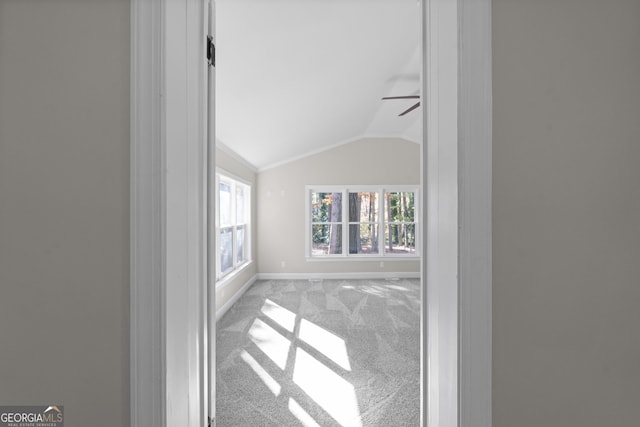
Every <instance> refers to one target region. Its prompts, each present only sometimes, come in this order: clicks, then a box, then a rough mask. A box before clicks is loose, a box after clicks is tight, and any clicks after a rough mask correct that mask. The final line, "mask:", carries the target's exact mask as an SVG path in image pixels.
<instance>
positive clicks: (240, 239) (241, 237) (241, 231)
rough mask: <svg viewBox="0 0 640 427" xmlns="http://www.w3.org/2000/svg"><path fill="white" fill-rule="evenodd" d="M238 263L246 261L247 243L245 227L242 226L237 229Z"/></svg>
mask: <svg viewBox="0 0 640 427" xmlns="http://www.w3.org/2000/svg"><path fill="white" fill-rule="evenodd" d="M236 240H237V241H236V262H237V263H238V264H240V263H242V262H243V261H244V260H245V256H244V246H245V245H244V242H245V227H244V226H241V227H238V228H237V229H236Z"/></svg>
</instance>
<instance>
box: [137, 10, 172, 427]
mask: <svg viewBox="0 0 640 427" xmlns="http://www.w3.org/2000/svg"><path fill="white" fill-rule="evenodd" d="M162 14H163V7H162V4H161V2H159V1H158V2H155V1H154V2H149V1H144V0H132V2H131V128H130V132H131V133H130V138H131V142H130V144H131V160H130V161H131V165H130V167H131V183H130V189H131V195H130V197H131V208H130V209H131V213H130V215H131V216H130V221H131V224H130V240H131V246H130V248H131V249H130V251H131V252H130V262H131V267H130V283H131V284H130V286H131V289H130V329H131V333H130V396H131V419H130V421H131V426H132V427H157V426H165V425H166V420H165V410H164V409H165V375H164V372H165V366H166V364H165V352H164V336H165V323H164V319H165V312H164V297H165V295H164V214H163V212H164V209H163V206H164V199H163V185H162V179H163V174H162V171H163V161H164V160H163V150H162V146H161V144H160V141H161V139H162V126H161V124H162V109H161V103H160V93H161V89H162V69H163V67H162V50H161V43H162V28H161V23H162Z"/></svg>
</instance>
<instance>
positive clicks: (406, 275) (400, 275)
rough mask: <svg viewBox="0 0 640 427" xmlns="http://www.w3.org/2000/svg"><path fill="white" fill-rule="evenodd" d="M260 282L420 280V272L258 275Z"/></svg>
mask: <svg viewBox="0 0 640 427" xmlns="http://www.w3.org/2000/svg"><path fill="white" fill-rule="evenodd" d="M256 277H257V279H258V280H321V279H326V280H343V279H344V280H358V279H362V280H368V279H372V280H376V279H419V278H420V272H417V271H416V272H411V271H399V272H370V271H365V272H361V273H258V274H257V275H256Z"/></svg>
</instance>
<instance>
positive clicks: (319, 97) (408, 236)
mask: <svg viewBox="0 0 640 427" xmlns="http://www.w3.org/2000/svg"><path fill="white" fill-rule="evenodd" d="M418 7H419V4H418V3H416V2H415V1H414V0H405V1H401V2H398V1H382V0H379V1H374V2H363V1H342V2H317V1H303V2H300V1H279V2H276V3H274V4H266V3H264V2H254V1H224V0H223V1H218V2H216V13H215V16H216V22H215V40H216V44H217V45H218V46H220V47H219V48H217V49H216V94H215V97H216V98H215V99H216V126H215V128H216V146H217V152H216V179H217V181H216V191H217V197H218V198H217V200H216V206H217V207H218V211H217V214H218V215H217V217H216V221H217V222H216V238H218V242H219V243H218V244H217V247H216V249H217V250H218V252H217V254H216V259H215V262H216V265H217V268H216V275H217V279H218V280H217V283H216V319H218V325H217V327H216V333H217V342H216V345H217V347H216V356H217V361H216V367H217V372H216V389H217V390H216V414H217V415H216V417H217V423H218V425H220V426H226V425H228V426H233V425H250V424H260V423H262V424H264V425H274V426H276V425H297V424H299V423H302V425H323V426H332V425H336V426H341V425H342V426H347V425H349V426H351V425H353V426H367V425H385V424H386V425H391V424H401V425H417V424H419V422H420V421H419V420H420V347H419V343H420V338H419V332H420V292H421V286H420V253H421V252H420V251H421V244H422V242H420V241H419V238H417V236H419V233H420V227H421V224H420V223H419V221H418V220H417V219H418V213H419V209H420V199H419V197H420V191H419V190H420V173H421V170H420V168H421V164H420V158H421V156H420V143H421V140H422V120H421V118H422V116H421V114H420V82H421V67H420V64H421V55H420V48H419V47H420V40H421V39H420V34H421V22H420V19H419V14H418V13H416V12H417V9H418ZM327 28H331V31H327V30H326V29H327ZM245 211H246V212H245ZM343 212H344V214H343ZM318 375H319V376H318ZM323 379H324V381H323ZM262 424H261V425H262Z"/></svg>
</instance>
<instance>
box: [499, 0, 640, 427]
mask: <svg viewBox="0 0 640 427" xmlns="http://www.w3.org/2000/svg"><path fill="white" fill-rule="evenodd" d="M493 36H494V41H493V55H494V61H493V65H494V79H493V88H494V92H493V95H494V155H493V161H494V185H493V196H494V200H493V209H494V222H493V226H494V234H493V239H494V240H493V244H494V253H493V256H494V283H493V286H494V287H493V292H494V298H493V310H494V311H493V321H494V329H493V334H494V335H493V338H494V345H493V355H494V359H493V381H494V383H493V384H494V389H493V403H494V406H493V410H494V426H495V427H512V426H518V427H534V426H535V427H539V426H545V427H554V426H558V427H567V426H580V427H591V426H593V427H602V426H607V427H615V426H621V427H622V426H625V427H630V426H637V425H639V423H640V421H639V420H640V409H639V403H640V332H639V328H640V54H639V53H640V50H639V49H640V48H639V46H640V2H639V1H637V0H609V1H602V0H554V1H551V0H543V1H533V0H493Z"/></svg>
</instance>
